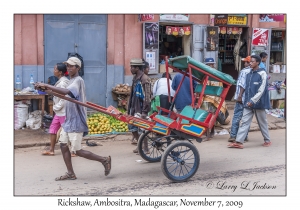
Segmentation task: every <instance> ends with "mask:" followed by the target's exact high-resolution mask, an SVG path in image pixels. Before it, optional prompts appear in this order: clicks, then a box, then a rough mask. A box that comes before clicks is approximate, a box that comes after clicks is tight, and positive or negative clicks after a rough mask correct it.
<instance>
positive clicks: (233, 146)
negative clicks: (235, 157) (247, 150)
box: [228, 142, 244, 149]
mask: <svg viewBox="0 0 300 210" xmlns="http://www.w3.org/2000/svg"><path fill="white" fill-rule="evenodd" d="M228 148H238V149H243V148H244V146H243V144H239V143H236V142H234V143H231V144H228Z"/></svg>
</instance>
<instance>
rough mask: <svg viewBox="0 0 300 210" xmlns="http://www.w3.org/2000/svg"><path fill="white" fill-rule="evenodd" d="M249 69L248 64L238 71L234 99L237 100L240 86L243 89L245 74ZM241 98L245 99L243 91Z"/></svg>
mask: <svg viewBox="0 0 300 210" xmlns="http://www.w3.org/2000/svg"><path fill="white" fill-rule="evenodd" d="M250 71H251V68H250V67H249V66H248V67H246V68H243V69H242V70H241V72H240V75H239V77H238V80H237V84H236V90H235V94H234V100H237V99H238V97H239V94H240V90H241V88H240V87H242V88H244V89H245V87H246V76H247V74H248V73H249V72H250ZM242 100H243V101H244V100H245V93H243V98H242Z"/></svg>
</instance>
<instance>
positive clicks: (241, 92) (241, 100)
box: [236, 86, 245, 103]
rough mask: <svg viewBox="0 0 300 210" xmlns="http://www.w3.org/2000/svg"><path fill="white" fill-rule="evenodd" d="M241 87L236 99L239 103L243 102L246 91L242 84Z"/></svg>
mask: <svg viewBox="0 0 300 210" xmlns="http://www.w3.org/2000/svg"><path fill="white" fill-rule="evenodd" d="M239 87H240V93H239V95H238V98H237V100H236V101H237V102H238V103H243V93H244V92H245V89H244V88H243V87H242V86H239Z"/></svg>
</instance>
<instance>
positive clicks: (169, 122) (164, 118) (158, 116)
mask: <svg viewBox="0 0 300 210" xmlns="http://www.w3.org/2000/svg"><path fill="white" fill-rule="evenodd" d="M155 118H157V119H159V120H161V121H163V122H165V123H167V124H169V125H171V124H172V123H173V122H174V120H173V119H171V118H168V117H166V116H163V115H159V114H157V115H155Z"/></svg>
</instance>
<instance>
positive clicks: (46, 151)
mask: <svg viewBox="0 0 300 210" xmlns="http://www.w3.org/2000/svg"><path fill="white" fill-rule="evenodd" d="M42 155H48V156H53V155H54V152H50V151H49V150H43V151H42Z"/></svg>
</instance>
